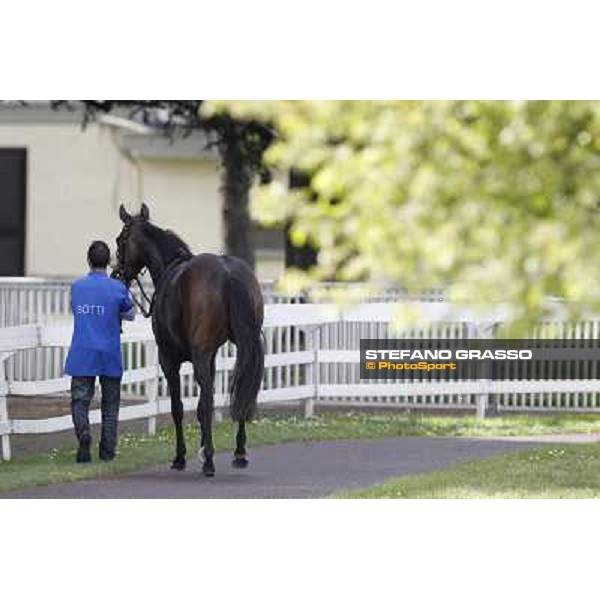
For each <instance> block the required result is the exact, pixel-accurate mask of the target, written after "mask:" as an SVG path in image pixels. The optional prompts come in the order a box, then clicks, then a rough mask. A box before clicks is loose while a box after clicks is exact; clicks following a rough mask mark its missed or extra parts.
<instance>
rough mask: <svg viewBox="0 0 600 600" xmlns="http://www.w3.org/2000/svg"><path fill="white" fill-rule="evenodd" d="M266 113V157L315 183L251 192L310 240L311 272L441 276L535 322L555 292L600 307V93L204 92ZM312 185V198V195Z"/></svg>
mask: <svg viewBox="0 0 600 600" xmlns="http://www.w3.org/2000/svg"><path fill="white" fill-rule="evenodd" d="M210 110H211V111H213V112H214V111H216V112H218V111H219V110H227V111H228V113H229V114H232V115H234V116H236V117H237V118H245V119H248V118H253V119H259V120H262V121H269V122H272V123H273V124H274V126H275V127H276V128H277V131H278V133H279V138H278V139H277V140H276V141H275V143H274V144H273V145H272V146H271V148H270V149H269V150H268V152H267V155H266V159H267V161H268V162H269V164H271V165H273V166H277V167H278V168H280V169H291V168H298V169H301V170H303V171H304V172H306V173H308V174H309V178H310V186H309V187H308V188H306V189H304V190H297V189H296V190H288V189H286V188H285V186H283V185H281V184H280V183H278V181H277V180H275V181H273V182H272V183H271V184H270V185H269V186H267V187H266V188H265V189H264V190H262V191H261V192H260V193H259V194H257V196H256V199H255V202H254V212H255V215H256V216H257V217H258V218H260V219H261V220H262V221H263V222H264V223H266V224H273V223H278V222H279V223H280V222H286V221H288V220H289V219H293V223H294V225H293V229H292V238H293V240H294V241H295V242H296V243H298V244H301V243H303V242H305V241H306V240H309V241H311V242H312V243H314V244H315V245H316V246H317V247H318V248H319V257H318V261H319V264H318V266H317V267H316V268H315V269H314V270H313V271H312V273H311V278H312V279H313V280H314V279H328V278H331V277H332V276H334V275H335V276H336V277H337V278H341V279H347V280H356V279H365V280H369V281H378V282H383V281H387V282H389V281H393V282H397V283H400V284H402V285H404V286H406V287H407V288H409V289H410V290H421V289H423V288H430V287H443V288H446V289H447V290H448V293H449V295H450V298H451V299H453V300H457V301H465V300H467V301H470V302H476V303H488V302H506V303H509V304H510V305H511V306H512V308H513V310H514V314H515V323H516V324H517V325H520V326H522V327H529V326H531V325H532V324H533V323H534V322H535V321H536V320H539V319H541V318H543V317H545V316H547V314H548V306H547V300H548V298H551V297H560V298H562V299H564V300H565V305H566V307H567V308H568V310H569V314H570V316H572V317H577V316H578V315H579V314H580V312H581V311H582V310H585V309H588V308H591V309H594V310H597V309H598V308H600V257H599V245H600V212H599V197H600V196H599V193H600V104H599V103H596V102H574V101H519V102H516V101H510V102H508V101H422V102H421V101H419V102H417V101H412V102H409V101H277V102H275V101H273V102H271V101H269V102H246V101H243V102H242V101H236V102H225V103H212V104H211V105H210ZM315 198H316V200H315Z"/></svg>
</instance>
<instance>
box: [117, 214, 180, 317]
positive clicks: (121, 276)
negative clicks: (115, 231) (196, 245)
mask: <svg viewBox="0 0 600 600" xmlns="http://www.w3.org/2000/svg"><path fill="white" fill-rule="evenodd" d="M129 231H130V226H129V224H127V225H125V226H124V227H123V231H122V232H121V234H120V235H119V237H118V238H117V278H118V279H120V280H121V281H122V282H123V283H124V284H125V285H126V286H127V288H129V287H130V285H131V282H132V281H135V282H136V283H137V285H138V288H139V289H140V293H141V295H142V298H143V299H144V301H145V302H146V303H147V304H148V305H149V308H148V310H146V308H145V306H144V305H143V304H142V303H141V302H140V301H139V300H138V299H137V298H136V297H135V295H133V294H132V295H131V297H132V298H133V301H134V303H135V304H136V306H137V307H138V308H139V309H140V312H141V313H142V316H143V317H144V318H146V319H147V318H149V317H150V316H152V310H153V309H154V300H155V298H156V294H157V292H158V290H159V288H160V286H161V284H162V282H163V280H164V278H165V275H166V274H167V272H168V271H169V270H171V269H172V267H174V266H175V265H177V264H179V263H181V262H185V261H187V260H188V259H189V257H188V256H185V255H183V254H181V253H177V254H175V256H174V257H173V258H171V259H170V260H169V261H168V262H167V263H166V264H165V266H164V269H163V272H162V273H161V275H160V277H159V279H158V281H157V282H156V286H155V288H154V293H153V294H152V298H150V296H149V295H148V293H147V292H146V290H145V289H144V286H143V284H142V282H141V281H140V277H143V276H144V275H145V273H146V271H147V270H148V268H147V267H145V268H142V269H141V270H140V271H139V273H137V275H135V276H134V277H132V278H131V279H130V280H129V281H125V278H124V273H123V271H122V270H121V268H120V267H123V266H124V265H123V264H122V252H121V246H122V245H123V243H124V241H125V240H126V239H127V238H128V237H129Z"/></svg>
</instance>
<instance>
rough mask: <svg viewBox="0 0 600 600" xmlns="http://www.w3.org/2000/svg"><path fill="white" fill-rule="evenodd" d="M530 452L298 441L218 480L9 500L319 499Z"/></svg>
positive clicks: (147, 481) (132, 482)
mask: <svg viewBox="0 0 600 600" xmlns="http://www.w3.org/2000/svg"><path fill="white" fill-rule="evenodd" d="M528 446H529V444H528V443H527V442H524V441H507V440H482V439H470V438H432V437H395V438H383V439H376V440H355V441H331V442H308V443H293V444H284V445H280V446H264V447H261V448H255V449H251V450H250V466H249V467H248V468H247V469H246V470H243V471H238V470H235V469H233V468H232V467H231V466H230V462H231V456H230V455H229V454H218V455H216V461H215V463H216V468H217V474H216V476H215V477H214V478H213V479H206V478H205V477H203V476H202V475H201V474H200V472H199V469H200V466H199V463H198V462H197V461H196V460H193V461H190V462H189V463H188V469H187V470H186V471H183V472H175V471H171V470H170V469H169V468H168V467H167V466H165V467H162V468H155V469H149V470H146V471H142V472H140V473H133V474H129V475H124V476H121V477H115V478H110V479H109V478H106V479H93V480H90V481H81V482H77V483H72V484H56V485H49V486H44V487H36V488H30V489H28V490H19V491H16V492H11V493H10V494H7V495H6V496H4V497H11V498H318V497H323V496H326V495H328V494H330V493H332V492H333V491H335V490H340V489H344V488H345V489H347V488H354V487H365V486H368V485H373V484H376V483H379V482H382V481H384V480H385V479H387V478H389V477H393V476H397V475H407V474H410V473H422V472H426V471H431V470H433V469H438V468H440V467H444V466H447V465H449V464H451V463H453V462H455V461H459V460H465V459H472V458H483V457H486V456H490V455H493V454H499V453H505V452H511V451H514V450H517V449H520V448H526V447H528Z"/></svg>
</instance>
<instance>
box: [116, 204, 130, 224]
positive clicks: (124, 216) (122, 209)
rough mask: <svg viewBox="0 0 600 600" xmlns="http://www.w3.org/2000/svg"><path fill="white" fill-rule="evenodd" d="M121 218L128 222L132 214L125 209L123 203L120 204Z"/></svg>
mask: <svg viewBox="0 0 600 600" xmlns="http://www.w3.org/2000/svg"><path fill="white" fill-rule="evenodd" d="M119 218H120V219H121V221H123V223H125V224H127V223H129V221H131V215H130V214H129V213H128V212H127V211H126V210H125V207H124V206H123V205H122V204H121V206H119Z"/></svg>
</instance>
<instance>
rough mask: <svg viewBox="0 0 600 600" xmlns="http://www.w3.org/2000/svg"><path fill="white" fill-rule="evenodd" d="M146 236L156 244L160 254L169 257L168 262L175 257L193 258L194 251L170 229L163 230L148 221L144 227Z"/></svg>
mask: <svg viewBox="0 0 600 600" xmlns="http://www.w3.org/2000/svg"><path fill="white" fill-rule="evenodd" d="M142 230H143V232H144V235H146V236H147V237H148V238H149V239H150V240H151V241H152V242H154V243H155V244H156V246H157V247H158V249H159V251H160V253H161V254H162V255H163V256H166V257H168V259H167V260H170V259H172V258H174V257H175V256H181V257H184V258H191V257H192V251H191V250H190V248H189V246H188V245H187V244H186V243H185V242H184V241H183V240H182V239H181V238H180V237H179V236H178V235H177V234H176V233H173V232H172V231H171V230H169V229H161V228H160V227H157V226H156V225H153V224H152V223H148V222H147V221H146V222H145V223H144V225H143V226H142Z"/></svg>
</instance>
